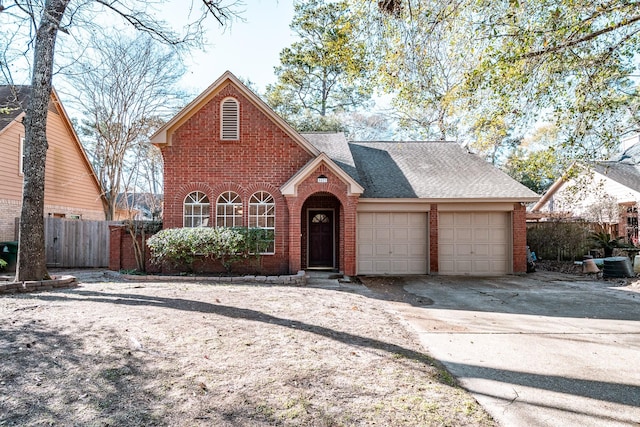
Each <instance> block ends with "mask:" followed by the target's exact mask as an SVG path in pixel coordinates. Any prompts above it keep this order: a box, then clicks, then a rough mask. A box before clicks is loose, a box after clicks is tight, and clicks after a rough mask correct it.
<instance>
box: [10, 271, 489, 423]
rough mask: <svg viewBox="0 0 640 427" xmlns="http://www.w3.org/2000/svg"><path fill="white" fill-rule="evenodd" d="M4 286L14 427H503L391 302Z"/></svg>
mask: <svg viewBox="0 0 640 427" xmlns="http://www.w3.org/2000/svg"><path fill="white" fill-rule="evenodd" d="M104 280H106V279H104V278H100V279H99V281H97V282H94V283H84V284H82V285H81V286H80V287H79V288H76V289H72V290H66V291H57V292H48V293H40V294H32V295H17V296H6V297H0V322H1V323H0V324H1V325H2V326H1V329H2V333H1V335H0V360H1V362H0V389H1V390H2V393H0V425H1V426H14V425H16V426H17V425H20V426H24V425H32V426H36V425H37V426H41V425H69V426H71V425H82V426H149V425H168V426H177V425H184V426H187V425H189V426H196V425H203V426H204V425H206V426H213V425H215V426H245V425H250V426H272V425H281V426H300V425H302V426H350V425H382V426H391V425H394V426H400V425H403V426H430V425H434V426H444V425H449V426H466V425H469V426H472V425H473V426H476V425H480V426H491V425H494V423H493V421H492V420H491V419H490V417H489V416H488V415H487V414H486V413H485V412H484V410H483V409H482V408H481V407H480V406H479V405H478V404H477V403H476V402H475V400H474V399H473V398H472V397H471V396H470V395H469V394H468V393H466V392H465V391H464V390H462V389H460V388H459V387H457V386H456V384H455V381H454V380H453V379H452V378H451V376H450V375H449V374H448V373H447V372H446V371H445V370H443V369H442V368H441V367H440V365H439V364H438V363H437V362H436V361H434V360H432V359H431V358H430V357H429V356H428V355H426V354H425V353H424V351H423V350H422V349H421V348H420V346H419V345H418V344H417V340H416V339H415V337H414V336H412V335H411V334H410V333H409V332H408V331H407V330H406V329H405V328H404V326H403V325H402V324H401V323H400V322H399V321H398V319H396V318H395V316H394V315H393V314H392V311H391V310H388V309H387V308H388V304H389V303H388V302H387V301H384V300H382V299H375V298H370V297H366V296H364V295H360V294H357V293H348V292H340V291H337V290H330V289H320V288H308V287H300V288H297V287H278V286H260V285H255V284H247V285H233V286H231V285H228V286H227V285H209V284H201V283H180V284H178V283H170V282H157V283H155V282H154V283H145V284H137V283H131V282H108V281H104Z"/></svg>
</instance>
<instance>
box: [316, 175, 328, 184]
mask: <svg viewBox="0 0 640 427" xmlns="http://www.w3.org/2000/svg"><path fill="white" fill-rule="evenodd" d="M318 182H319V183H320V184H325V183H327V182H329V178H327V177H326V176H324V175H320V176H319V177H318Z"/></svg>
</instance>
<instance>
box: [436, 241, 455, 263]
mask: <svg viewBox="0 0 640 427" xmlns="http://www.w3.org/2000/svg"><path fill="white" fill-rule="evenodd" d="M455 249H456V248H455V246H454V245H447V244H440V245H438V255H439V256H440V259H441V260H442V259H449V258H452V257H453V256H454V255H455Z"/></svg>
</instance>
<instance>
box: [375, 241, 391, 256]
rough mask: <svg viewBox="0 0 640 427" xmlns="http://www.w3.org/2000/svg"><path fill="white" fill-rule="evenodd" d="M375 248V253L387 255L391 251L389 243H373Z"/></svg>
mask: <svg viewBox="0 0 640 427" xmlns="http://www.w3.org/2000/svg"><path fill="white" fill-rule="evenodd" d="M375 248H376V251H375V254H376V255H384V256H387V255H389V253H391V247H390V246H389V245H385V244H382V243H378V244H376V245H375Z"/></svg>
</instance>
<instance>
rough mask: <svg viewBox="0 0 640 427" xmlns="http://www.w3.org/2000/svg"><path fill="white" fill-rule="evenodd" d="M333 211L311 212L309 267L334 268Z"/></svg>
mask: <svg viewBox="0 0 640 427" xmlns="http://www.w3.org/2000/svg"><path fill="white" fill-rule="evenodd" d="M334 247H335V245H334V241H333V211H309V267H330V268H333V267H334V265H333V251H334Z"/></svg>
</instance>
